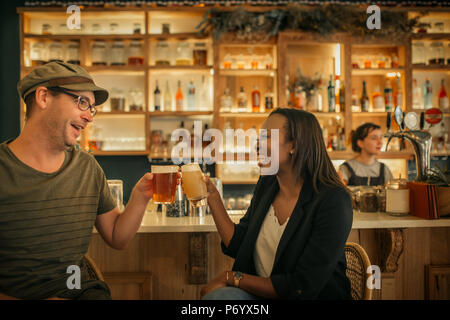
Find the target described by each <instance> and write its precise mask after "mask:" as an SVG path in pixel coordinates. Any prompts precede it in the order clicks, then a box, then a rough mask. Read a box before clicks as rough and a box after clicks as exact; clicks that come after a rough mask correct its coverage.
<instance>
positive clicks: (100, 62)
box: [91, 41, 106, 66]
mask: <svg viewBox="0 0 450 320" xmlns="http://www.w3.org/2000/svg"><path fill="white" fill-rule="evenodd" d="M91 56H92V65H93V66H106V45H105V42H104V41H95V42H94V44H93V45H92V50H91Z"/></svg>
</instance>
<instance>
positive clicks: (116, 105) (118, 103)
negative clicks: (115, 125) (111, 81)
mask: <svg viewBox="0 0 450 320" xmlns="http://www.w3.org/2000/svg"><path fill="white" fill-rule="evenodd" d="M110 101H111V111H125V95H124V94H123V91H122V90H121V89H118V88H112V89H111V99H110Z"/></svg>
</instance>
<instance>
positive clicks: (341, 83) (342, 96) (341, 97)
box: [339, 80, 345, 112]
mask: <svg viewBox="0 0 450 320" xmlns="http://www.w3.org/2000/svg"><path fill="white" fill-rule="evenodd" d="M339 106H340V110H339V111H340V112H344V111H345V86H344V81H342V80H341V81H339Z"/></svg>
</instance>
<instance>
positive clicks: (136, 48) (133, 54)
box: [128, 41, 144, 66]
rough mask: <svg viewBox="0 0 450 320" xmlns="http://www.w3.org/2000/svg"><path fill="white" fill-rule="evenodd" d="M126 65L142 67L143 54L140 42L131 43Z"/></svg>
mask: <svg viewBox="0 0 450 320" xmlns="http://www.w3.org/2000/svg"><path fill="white" fill-rule="evenodd" d="M128 65H130V66H143V65H144V52H143V49H142V44H141V42H140V41H131V43H130V50H129V55H128Z"/></svg>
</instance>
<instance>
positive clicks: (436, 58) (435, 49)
mask: <svg viewBox="0 0 450 320" xmlns="http://www.w3.org/2000/svg"><path fill="white" fill-rule="evenodd" d="M430 47H431V52H430V59H429V60H428V62H429V64H431V65H434V64H441V65H443V64H445V58H444V45H443V44H442V42H441V41H437V42H433V43H432V44H431V45H430Z"/></svg>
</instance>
